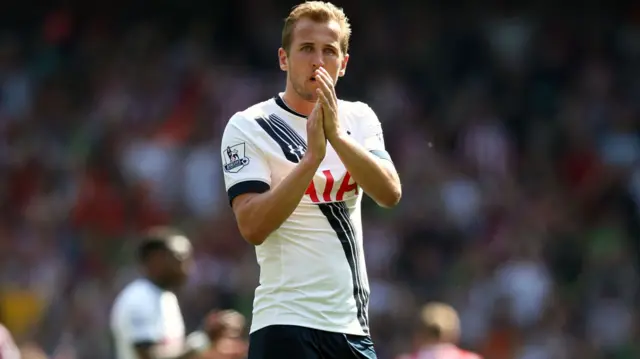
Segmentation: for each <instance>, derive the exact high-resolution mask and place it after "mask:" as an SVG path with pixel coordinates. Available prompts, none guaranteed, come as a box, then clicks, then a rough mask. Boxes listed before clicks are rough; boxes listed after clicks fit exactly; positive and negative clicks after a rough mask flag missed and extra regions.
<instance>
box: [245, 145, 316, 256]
mask: <svg viewBox="0 0 640 359" xmlns="http://www.w3.org/2000/svg"><path fill="white" fill-rule="evenodd" d="M318 166H319V162H318V161H316V160H314V159H312V158H310V157H306V156H305V157H304V158H303V159H302V160H301V161H300V163H299V164H298V165H297V166H296V167H295V168H294V169H293V171H291V173H289V175H287V177H285V178H284V180H283V181H282V182H280V183H279V184H278V185H277V186H276V187H275V188H272V189H271V190H269V191H268V192H265V193H262V194H259V195H255V196H253V197H252V198H250V199H249V200H248V202H247V203H245V204H243V206H242V208H241V209H240V210H239V211H238V212H237V214H236V215H237V217H238V218H237V220H238V224H239V227H240V231H241V232H243V233H242V235H243V236H244V237H245V239H246V240H247V241H249V242H251V243H252V244H255V245H259V244H262V242H264V240H265V239H266V238H267V237H268V236H269V235H270V234H271V233H272V232H273V231H275V230H276V229H278V227H280V226H281V225H282V223H284V221H286V220H287V218H289V216H291V213H293V211H294V210H295V209H296V207H297V206H298V204H300V201H301V200H302V197H303V196H304V193H305V192H306V190H307V188H308V187H309V183H311V181H312V180H313V176H314V175H315V173H316V170H317V169H318Z"/></svg>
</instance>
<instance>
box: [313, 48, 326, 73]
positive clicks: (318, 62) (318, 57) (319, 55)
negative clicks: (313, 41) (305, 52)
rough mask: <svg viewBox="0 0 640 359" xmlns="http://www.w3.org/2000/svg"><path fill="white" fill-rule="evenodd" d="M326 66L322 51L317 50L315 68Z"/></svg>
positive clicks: (314, 56) (314, 59)
mask: <svg viewBox="0 0 640 359" xmlns="http://www.w3.org/2000/svg"><path fill="white" fill-rule="evenodd" d="M323 66H324V58H323V56H322V51H316V52H314V53H313V68H314V69H317V68H320V67H323Z"/></svg>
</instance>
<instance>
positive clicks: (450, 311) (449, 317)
mask: <svg viewBox="0 0 640 359" xmlns="http://www.w3.org/2000/svg"><path fill="white" fill-rule="evenodd" d="M420 320H421V322H422V325H423V326H424V328H425V329H426V330H427V331H428V332H429V333H431V334H432V335H434V336H436V337H437V339H439V340H441V341H446V342H452V341H456V340H457V339H458V336H459V335H460V318H458V313H457V312H456V310H455V309H454V308H453V307H452V306H450V305H448V304H444V303H438V302H432V303H428V304H427V305H425V306H424V307H422V311H421V312H420Z"/></svg>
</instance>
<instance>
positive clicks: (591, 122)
mask: <svg viewBox="0 0 640 359" xmlns="http://www.w3.org/2000/svg"><path fill="white" fill-rule="evenodd" d="M62 3H63V5H61V6H56V7H48V6H44V5H42V2H40V4H39V5H38V6H36V5H37V4H35V3H34V2H27V1H25V2H13V3H11V4H9V3H3V4H2V6H1V7H0V8H2V11H0V19H1V20H2V21H0V28H2V32H1V35H2V36H1V37H0V38H1V40H0V80H1V82H0V84H1V88H0V91H1V92H0V93H1V96H0V198H1V199H0V278H1V279H0V287H1V295H0V313H1V321H2V322H3V323H5V324H6V325H7V326H8V327H9V328H10V329H11V330H12V331H13V333H14V335H15V336H16V338H17V339H18V340H19V341H20V342H26V341H30V342H32V343H37V345H40V346H42V348H44V349H45V350H46V351H47V352H48V353H49V354H51V353H53V352H54V351H55V350H56V348H57V349H61V348H67V349H68V348H70V347H72V348H74V349H75V351H76V354H77V357H78V358H91V359H102V358H105V359H108V358H110V354H109V340H108V335H107V313H108V310H109V307H110V304H111V301H112V299H113V297H114V294H115V293H116V290H117V289H119V288H120V287H121V286H122V285H123V283H124V282H125V281H126V280H128V279H129V278H130V277H131V276H132V275H133V273H134V267H133V266H132V264H131V257H130V254H129V253H130V248H131V246H132V243H133V241H134V239H135V234H136V232H138V231H140V230H143V229H144V228H146V227H148V226H150V225H153V224H172V225H176V226H178V227H179V228H181V229H183V230H184V231H186V232H187V233H188V234H189V235H190V236H191V238H192V239H193V240H194V241H195V243H196V244H195V245H196V247H197V254H196V257H197V271H196V273H195V276H194V277H193V279H192V281H191V283H190V284H189V286H188V287H187V288H186V289H185V290H184V293H182V294H181V299H182V300H183V302H184V304H185V305H184V306H183V308H184V311H185V316H186V321H187V324H188V326H189V328H194V327H195V326H196V325H197V324H198V321H199V319H200V318H201V317H202V315H203V314H204V313H205V312H206V311H207V310H209V309H210V308H212V307H232V308H236V309H238V310H240V311H242V312H244V313H247V314H249V313H250V307H251V299H252V291H253V289H254V286H255V284H256V278H257V271H256V270H257V268H256V265H255V262H254V256H253V251H252V249H251V247H250V246H249V245H248V244H246V243H245V242H243V241H242V239H241V238H240V237H239V234H238V231H237V229H236V227H235V222H234V220H233V217H232V214H231V211H230V209H229V207H228V203H227V198H226V195H225V192H224V189H223V183H222V179H221V169H220V163H219V162H220V154H219V144H218V141H219V139H220V135H221V131H222V129H223V126H224V125H225V122H226V121H227V119H228V118H229V117H230V116H231V115H232V114H233V113H234V112H235V111H237V110H240V109H243V108H245V107H246V106H248V105H250V104H252V103H255V102H258V101H260V100H263V99H265V98H268V97H271V96H273V95H274V94H275V93H276V92H277V91H279V90H282V89H283V85H284V77H283V74H282V73H281V72H279V70H278V68H277V62H276V50H277V48H278V46H279V39H280V38H279V37H280V30H281V25H282V22H281V19H283V18H284V16H285V15H286V13H287V11H288V10H289V9H290V8H291V6H292V5H294V3H292V2H289V1H280V2H274V1H252V0H239V1H222V0H221V1H218V2H215V1H196V0H193V1H188V2H179V1H169V0H164V1H155V2H154V5H153V6H148V5H147V4H148V3H143V2H141V1H127V2H125V1H92V2H84V3H83V2H80V1H64V2H62ZM338 5H340V6H343V7H344V8H345V10H346V12H347V14H348V16H349V17H350V18H351V21H352V24H353V30H354V34H353V38H352V44H351V46H352V47H351V55H352V58H351V61H350V66H349V68H348V72H347V76H346V78H344V80H343V81H341V83H340V85H339V86H338V93H339V95H340V96H342V97H344V98H346V99H361V100H364V101H367V102H369V103H370V104H371V106H372V107H373V108H374V110H376V111H377V113H378V115H379V117H380V119H381V121H382V123H383V126H384V129H385V136H386V142H387V146H388V148H389V150H390V152H391V153H392V156H393V158H394V160H395V163H396V165H397V167H398V169H399V171H400V174H401V178H402V179H403V183H404V197H403V200H402V202H401V204H400V205H399V207H398V208H396V209H394V210H392V211H387V210H380V209H377V208H376V207H375V206H373V205H371V203H370V202H366V203H365V206H366V208H365V210H366V215H365V216H364V218H365V222H364V228H365V239H366V240H365V246H366V255H367V260H368V269H369V274H370V278H371V279H370V280H371V286H372V291H373V295H372V302H371V308H370V310H371V315H372V317H373V319H372V323H373V328H374V336H375V337H374V340H375V341H376V343H377V345H378V350H379V354H380V358H382V359H387V358H391V357H392V355H393V354H395V353H397V352H398V351H400V350H404V349H407V348H408V345H409V339H410V336H409V329H410V327H411V323H412V322H413V319H414V318H415V310H416V308H417V306H418V305H420V304H421V303H423V302H425V301H427V300H433V299H438V300H446V301H448V302H450V303H452V304H454V305H455V306H456V308H458V309H459V310H460V314H461V317H462V322H463V343H464V344H465V346H466V347H468V348H472V349H477V350H479V351H480V352H481V353H484V354H485V355H486V357H487V358H489V359H532V358H535V359H538V358H540V359H543V358H544V359H546V358H549V359H556V358H557V359H565V358H567V359H568V358H620V359H626V358H629V359H631V358H638V357H640V352H639V348H638V343H640V335H638V334H639V331H638V330H637V329H638V323H639V322H638V318H639V317H638V311H637V303H638V300H637V298H636V289H637V279H638V263H639V258H640V255H639V253H640V252H639V251H638V248H639V246H638V243H640V229H639V226H638V224H639V217H638V216H639V215H638V213H639V211H638V205H639V204H640V166H639V160H640V137H639V136H638V124H639V122H638V120H639V116H638V114H639V112H638V110H639V106H638V105H639V104H640V67H639V66H638V64H639V62H638V60H639V59H640V3H638V2H635V4H634V2H633V1H626V2H615V1H609V2H607V3H606V4H603V3H601V2H596V1H585V2H582V3H581V4H579V6H577V5H568V4H565V5H561V4H554V2H553V1H529V2H508V1H483V2H475V1H424V2H418V1H415V2H410V1H373V0H368V1H364V0H360V1H358V0H348V1H340V2H338ZM634 343H635V347H634ZM58 353H59V354H61V352H60V351H58Z"/></svg>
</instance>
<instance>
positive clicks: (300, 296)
mask: <svg viewBox="0 0 640 359" xmlns="http://www.w3.org/2000/svg"><path fill="white" fill-rule="evenodd" d="M350 33H351V30H350V26H349V23H348V20H347V18H346V16H345V14H344V12H343V11H342V10H341V9H339V8H337V7H335V6H334V5H332V4H330V3H326V2H319V1H311V2H306V3H303V4H301V5H299V6H297V7H295V8H294V9H293V10H292V11H291V13H290V14H289V16H288V18H287V19H286V20H285V24H284V29H283V31H282V47H281V48H280V49H279V50H278V57H279V63H280V68H281V70H283V71H285V72H286V73H287V82H286V88H285V91H284V93H280V94H278V95H277V96H275V97H274V98H273V99H270V100H268V101H265V102H262V103H259V104H256V105H254V106H252V107H250V108H248V109H246V110H244V111H242V112H238V113H236V114H235V115H234V116H233V117H232V118H231V119H230V120H229V123H228V124H227V126H226V128H225V131H224V135H223V138H222V160H223V171H224V178H225V184H226V189H227V193H228V196H229V201H230V203H231V206H232V208H233V212H234V214H235V217H236V221H237V224H238V228H239V230H240V233H241V234H242V236H243V237H244V238H245V239H246V240H247V241H248V242H250V243H251V244H254V245H255V246H256V247H255V248H256V254H257V259H258V263H259V265H260V285H259V286H258V288H257V289H256V293H255V300H254V308H253V320H252V323H251V330H250V332H251V334H250V338H249V358H250V359H262V358H267V359H268V358H274V359H281V358H305V359H306V358H338V359H339V358H374V357H375V350H374V347H373V342H372V341H371V338H370V337H369V318H368V314H367V312H368V303H369V283H368V279H367V272H366V268H365V261H364V254H363V249H362V223H361V218H360V216H361V212H360V202H361V200H362V192H363V191H364V192H366V193H367V194H368V195H369V196H370V197H372V198H373V199H374V200H375V201H376V202H377V203H378V204H379V205H381V206H383V207H393V206H394V205H396V204H397V203H398V201H399V200H400V197H401V186H400V180H399V179H398V174H397V173H396V170H395V168H394V166H393V163H392V162H391V159H390V157H389V155H388V153H387V152H386V151H385V147H384V141H383V137H382V128H381V125H380V121H379V120H378V118H377V117H376V115H375V113H374V112H373V110H372V109H371V108H370V107H369V106H368V105H366V104H364V103H362V102H348V101H342V100H338V99H337V97H336V93H335V87H334V86H335V84H336V82H337V80H338V78H339V77H341V76H344V74H345V71H346V68H347V62H348V60H349V55H348V53H347V51H348V44H349V36H350ZM305 138H306V141H305ZM229 149H231V150H237V151H238V153H237V154H238V159H235V160H234V159H232V158H230V156H227V151H228V150H229Z"/></svg>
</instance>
